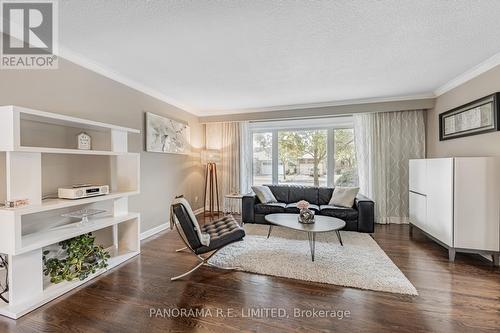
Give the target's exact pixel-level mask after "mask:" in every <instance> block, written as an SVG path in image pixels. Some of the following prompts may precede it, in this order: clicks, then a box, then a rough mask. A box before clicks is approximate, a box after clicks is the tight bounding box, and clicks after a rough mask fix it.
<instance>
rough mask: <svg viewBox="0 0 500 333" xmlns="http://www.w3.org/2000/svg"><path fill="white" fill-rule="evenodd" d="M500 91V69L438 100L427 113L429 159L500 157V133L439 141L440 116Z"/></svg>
mask: <svg viewBox="0 0 500 333" xmlns="http://www.w3.org/2000/svg"><path fill="white" fill-rule="evenodd" d="M498 91H500V66H497V67H495V68H493V69H491V70H489V71H488V72H486V73H484V74H482V75H480V76H478V77H476V78H474V79H473V80H470V81H468V82H466V83H464V84H462V85H461V86H458V87H457V88H455V89H452V90H450V91H448V92H447V93H445V94H443V95H441V96H440V97H438V98H437V99H436V105H435V107H434V109H433V110H429V111H428V112H427V156H428V157H450V156H459V157H466V156H500V132H492V133H487V134H480V135H474V136H468V137H464V138H459V139H453V140H447V141H441V142H440V141H439V114H440V113H443V112H445V111H448V110H450V109H453V108H455V107H458V106H460V105H463V104H466V103H468V102H472V101H474V100H476V99H478V98H481V97H484V96H487V95H489V94H492V93H494V92H498Z"/></svg>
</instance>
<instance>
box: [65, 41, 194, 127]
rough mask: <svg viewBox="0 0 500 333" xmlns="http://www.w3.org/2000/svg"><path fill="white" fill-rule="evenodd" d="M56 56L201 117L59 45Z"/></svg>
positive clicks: (191, 110)
mask: <svg viewBox="0 0 500 333" xmlns="http://www.w3.org/2000/svg"><path fill="white" fill-rule="evenodd" d="M58 56H59V57H61V58H64V59H66V60H68V61H70V62H72V63H75V64H77V65H79V66H81V67H83V68H85V69H88V70H91V71H93V72H95V73H97V74H100V75H102V76H104V77H107V78H109V79H111V80H113V81H116V82H119V83H121V84H123V85H125V86H127V87H129V88H132V89H135V90H137V91H140V92H142V93H144V94H146V95H148V96H151V97H154V98H156V99H158V100H160V101H162V102H165V103H168V104H170V105H172V106H175V107H176V108H178V109H181V110H182V111H185V112H188V113H190V114H192V115H194V116H196V117H199V116H201V115H202V114H200V112H198V111H197V110H194V109H192V108H191V107H189V106H187V105H184V104H182V103H180V102H178V101H176V100H175V99H173V98H171V97H169V96H167V95H165V94H164V93H161V92H159V91H157V90H155V89H153V88H150V87H148V86H146V85H144V84H142V83H140V82H137V81H135V80H133V79H131V78H128V77H126V76H124V75H122V74H119V73H117V72H115V71H114V70H112V69H110V68H108V67H106V66H104V65H102V64H100V63H98V62H95V61H93V60H90V59H88V58H86V57H84V56H82V55H81V54H78V53H76V52H73V51H72V50H70V49H68V48H66V47H64V46H62V45H59V53H58Z"/></svg>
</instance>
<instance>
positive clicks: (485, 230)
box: [454, 157, 500, 251]
mask: <svg viewBox="0 0 500 333" xmlns="http://www.w3.org/2000/svg"><path fill="white" fill-rule="evenodd" d="M499 221H500V160H499V159H498V158H494V157H467V158H456V159H455V228H454V244H455V247H458V248H463V249H471V250H487V251H500V239H499V238H500V236H499V235H500V222H499Z"/></svg>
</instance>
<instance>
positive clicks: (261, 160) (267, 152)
mask: <svg viewBox="0 0 500 333" xmlns="http://www.w3.org/2000/svg"><path fill="white" fill-rule="evenodd" d="M272 138H273V134H272V133H253V165H252V167H253V184H254V185H263V184H271V183H273V159H272V155H273V153H272V152H273V146H272Z"/></svg>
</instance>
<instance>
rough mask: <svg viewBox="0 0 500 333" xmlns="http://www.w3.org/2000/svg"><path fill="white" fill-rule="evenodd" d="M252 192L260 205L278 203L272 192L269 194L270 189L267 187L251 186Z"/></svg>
mask: <svg viewBox="0 0 500 333" xmlns="http://www.w3.org/2000/svg"><path fill="white" fill-rule="evenodd" d="M252 190H253V191H254V192H255V195H257V198H259V200H260V202H262V203H274V202H278V200H276V198H275V197H274V194H273V192H271V189H270V188H269V187H267V186H252Z"/></svg>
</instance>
